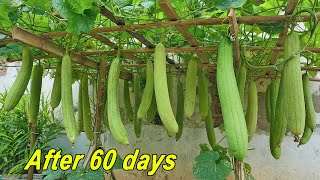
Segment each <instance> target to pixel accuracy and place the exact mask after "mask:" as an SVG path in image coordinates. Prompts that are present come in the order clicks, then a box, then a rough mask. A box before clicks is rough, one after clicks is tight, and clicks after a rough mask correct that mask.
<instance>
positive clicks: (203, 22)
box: [92, 13, 320, 33]
mask: <svg viewBox="0 0 320 180" xmlns="http://www.w3.org/2000/svg"><path fill="white" fill-rule="evenodd" d="M316 16H317V17H318V21H320V13H319V14H316ZM291 17H292V16H289V15H277V16H241V17H237V22H238V24H248V25H253V24H259V23H268V24H274V23H283V22H285V21H286V20H287V19H288V18H291ZM310 18H311V16H310V15H301V16H299V19H298V21H299V22H306V21H309V20H310ZM221 24H229V20H228V19H226V18H208V19H190V20H177V21H168V22H157V23H149V24H133V25H125V26H111V27H98V28H95V29H93V30H92V32H95V33H102V32H115V31H126V30H141V29H156V28H169V27H177V26H211V25H221Z"/></svg>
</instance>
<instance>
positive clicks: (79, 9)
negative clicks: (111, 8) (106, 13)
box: [66, 0, 95, 14]
mask: <svg viewBox="0 0 320 180" xmlns="http://www.w3.org/2000/svg"><path fill="white" fill-rule="evenodd" d="M66 2H67V3H68V4H70V5H71V7H72V11H73V12H75V13H77V14H83V13H84V11H85V10H86V9H92V8H93V3H94V2H95V0H85V1H77V0H66Z"/></svg>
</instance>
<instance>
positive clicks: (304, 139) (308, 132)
mask: <svg viewBox="0 0 320 180" xmlns="http://www.w3.org/2000/svg"><path fill="white" fill-rule="evenodd" d="M311 136H312V130H311V129H310V128H309V127H308V126H306V127H305V128H304V132H303V135H302V137H301V139H300V140H299V145H298V146H300V145H303V144H307V142H308V141H309V140H310V138H311Z"/></svg>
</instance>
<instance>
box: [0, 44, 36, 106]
mask: <svg viewBox="0 0 320 180" xmlns="http://www.w3.org/2000/svg"><path fill="white" fill-rule="evenodd" d="M32 63H33V55H32V52H31V51H30V49H29V48H28V47H24V48H23V50H22V65H21V69H20V71H19V72H18V75H17V77H16V79H15V81H14V83H13V85H12V86H11V88H10V90H9V92H8V94H7V96H6V100H5V102H4V105H3V108H4V109H5V110H6V111H11V110H12V109H13V108H15V107H16V105H17V104H18V103H19V101H20V99H21V97H22V96H23V94H24V91H25V90H26V88H27V86H28V83H29V79H30V76H31V72H32Z"/></svg>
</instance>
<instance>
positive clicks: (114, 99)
mask: <svg viewBox="0 0 320 180" xmlns="http://www.w3.org/2000/svg"><path fill="white" fill-rule="evenodd" d="M119 75H120V59H119V58H116V59H114V60H113V61H112V63H111V66H110V69H109V75H108V99H107V101H108V105H107V106H108V122H109V128H110V132H111V133H112V135H113V137H114V138H115V140H116V141H117V142H119V143H121V144H129V140H128V135H127V132H126V129H125V127H124V125H123V123H122V120H121V116H120V106H119V96H118V91H119Z"/></svg>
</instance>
